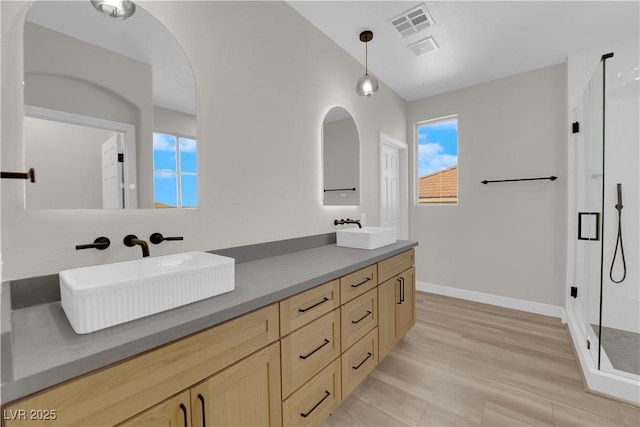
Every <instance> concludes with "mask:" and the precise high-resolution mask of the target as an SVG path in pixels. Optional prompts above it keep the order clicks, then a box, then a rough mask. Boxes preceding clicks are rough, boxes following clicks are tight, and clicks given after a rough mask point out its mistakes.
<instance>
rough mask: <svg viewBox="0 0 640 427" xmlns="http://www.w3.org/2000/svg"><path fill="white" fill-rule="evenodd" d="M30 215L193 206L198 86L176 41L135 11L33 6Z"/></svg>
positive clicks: (29, 32)
mask: <svg viewBox="0 0 640 427" xmlns="http://www.w3.org/2000/svg"><path fill="white" fill-rule="evenodd" d="M24 100H25V122H24V123H25V131H24V135H25V137H24V143H25V147H24V155H25V159H24V162H25V165H28V167H33V168H34V169H35V170H36V176H37V181H36V183H35V184H31V185H27V186H26V187H25V188H26V190H25V191H26V194H25V198H26V200H25V206H26V207H27V209H73V208H81V209H103V208H116V209H117V208H125V209H136V208H172V207H173V208H179V207H185V208H186V207H196V206H197V196H196V195H197V170H196V163H197V150H196V145H197V138H196V88H195V80H194V77H193V72H192V70H191V66H190V64H189V61H188V59H187V57H186V55H185V53H184V51H183V50H182V48H181V47H180V45H179V44H178V42H177V41H176V40H175V38H174V37H173V35H172V34H171V33H170V32H169V31H168V30H167V29H166V28H165V27H164V26H163V25H162V24H161V23H160V22H158V21H157V20H156V19H155V18H154V17H153V16H152V15H151V14H149V13H148V12H147V11H145V10H144V9H143V8H142V7H140V6H139V5H137V6H136V8H135V13H134V14H133V15H132V16H130V17H128V18H127V19H125V20H120V19H113V18H112V17H109V16H106V15H104V14H102V13H100V12H98V10H96V8H94V6H93V5H92V3H91V2H90V1H89V0H86V1H35V2H34V3H33V5H32V7H31V9H30V11H29V13H28V15H27V17H26V22H25V26H24Z"/></svg>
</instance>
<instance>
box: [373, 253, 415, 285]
mask: <svg viewBox="0 0 640 427" xmlns="http://www.w3.org/2000/svg"><path fill="white" fill-rule="evenodd" d="M414 263H415V252H414V250H413V249H410V250H408V251H405V252H402V253H401V254H398V255H395V256H392V257H391V258H387V259H385V260H382V261H380V262H379V263H378V282H379V283H383V282H386V281H387V280H389V279H391V278H392V277H393V276H396V275H398V274H400V273H402V272H403V271H405V270H406V269H408V268H411V267H413V264H414Z"/></svg>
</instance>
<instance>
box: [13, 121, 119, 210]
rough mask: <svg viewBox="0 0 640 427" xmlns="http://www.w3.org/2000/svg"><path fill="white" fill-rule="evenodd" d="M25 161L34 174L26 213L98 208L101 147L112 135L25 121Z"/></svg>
mask: <svg viewBox="0 0 640 427" xmlns="http://www.w3.org/2000/svg"><path fill="white" fill-rule="evenodd" d="M24 124H25V130H24V137H25V158H26V159H27V161H28V165H29V167H32V168H34V169H35V170H36V171H38V172H37V175H36V178H37V180H36V183H35V184H32V185H26V186H25V190H26V201H27V204H26V207H27V209H65V208H82V209H98V208H102V168H101V165H102V143H104V142H105V141H106V140H107V139H109V137H110V136H112V135H115V133H114V132H111V131H108V130H104V129H96V128H90V127H86V126H77V125H72V124H68V123H62V122H55V121H51V120H43V119H36V118H34V117H25V119H24Z"/></svg>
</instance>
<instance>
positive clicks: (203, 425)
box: [198, 393, 207, 427]
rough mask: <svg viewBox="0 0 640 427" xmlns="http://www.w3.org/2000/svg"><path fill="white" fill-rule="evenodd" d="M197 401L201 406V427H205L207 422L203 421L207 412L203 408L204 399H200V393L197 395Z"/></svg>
mask: <svg viewBox="0 0 640 427" xmlns="http://www.w3.org/2000/svg"><path fill="white" fill-rule="evenodd" d="M198 400H199V401H200V403H201V404H202V427H206V426H207V422H206V421H205V416H206V413H207V411H206V410H205V408H204V397H202V395H201V394H200V393H198Z"/></svg>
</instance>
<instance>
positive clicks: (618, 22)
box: [287, 0, 640, 101]
mask: <svg viewBox="0 0 640 427" xmlns="http://www.w3.org/2000/svg"><path fill="white" fill-rule="evenodd" d="M287 3H288V4H289V5H290V6H291V7H293V8H294V9H295V10H296V11H298V13H300V14H301V15H302V16H304V17H305V18H306V19H307V20H308V21H309V22H311V23H312V24H313V25H314V26H316V27H317V28H318V29H320V31H322V32H323V33H324V34H326V35H327V36H328V37H329V38H330V39H332V40H333V41H334V42H335V43H336V44H338V45H339V46H340V47H342V48H343V49H344V50H345V51H346V52H347V53H348V54H350V55H351V56H353V57H354V58H355V59H357V60H358V61H359V62H360V63H362V64H363V74H364V56H365V52H364V51H365V49H364V45H363V43H362V42H361V41H360V40H359V37H358V36H359V34H360V32H361V31H363V30H366V29H368V30H371V31H373V33H374V38H373V41H371V42H370V43H369V46H368V49H369V71H370V72H371V73H372V74H373V75H375V76H376V77H377V78H378V79H379V80H381V81H383V82H384V83H385V84H386V85H388V86H389V87H390V88H391V89H393V90H394V91H395V92H396V93H398V94H399V95H400V96H402V97H403V98H404V99H405V100H407V101H413V100H416V99H420V98H424V97H427V96H431V95H435V94H439V93H444V92H448V91H451V90H455V89H459V88H463V87H468V86H471V85H474V84H477V83H482V82H486V81H490V80H495V79H498V78H501V77H505V76H510V75H514V74H517V73H520V72H524V71H528V70H533V69H536V68H541V67H545V66H549V65H553V64H558V63H561V62H563V61H564V60H565V59H566V57H567V54H569V53H572V52H578V51H580V50H584V49H588V48H592V47H597V46H600V45H604V44H606V43H608V42H611V41H615V40H620V39H624V38H628V37H632V36H638V34H639V27H640V8H639V5H640V2H638V1H637V0H636V1H478V0H476V1H453V0H450V1H426V2H420V1H288V2H287ZM421 3H423V4H425V5H426V7H427V10H428V11H429V14H430V15H431V17H432V18H433V21H434V23H435V24H434V25H433V26H430V27H428V28H427V29H425V30H424V31H422V32H420V33H418V34H414V35H411V36H409V37H406V38H401V36H400V34H399V33H398V32H397V31H396V30H395V28H394V27H393V26H392V25H391V23H390V20H391V19H392V18H394V17H396V16H397V15H399V14H401V13H403V12H406V11H407V10H409V9H411V8H413V7H415V6H417V5H419V4H421ZM428 36H433V37H434V38H435V40H436V43H437V44H438V46H439V48H440V49H439V50H437V51H435V52H430V53H427V54H425V55H422V56H419V57H417V56H415V55H414V54H413V53H412V52H411V51H410V50H409V49H408V48H407V47H406V46H407V45H409V44H411V43H413V42H415V41H418V40H420V39H423V38H425V37H428ZM603 53H606V52H603ZM358 77H359V76H354V80H353V82H354V88H355V82H356V81H357V79H358ZM354 90H355V89H354Z"/></svg>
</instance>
